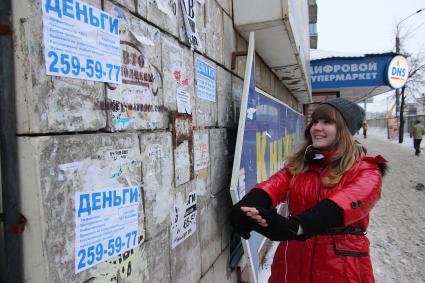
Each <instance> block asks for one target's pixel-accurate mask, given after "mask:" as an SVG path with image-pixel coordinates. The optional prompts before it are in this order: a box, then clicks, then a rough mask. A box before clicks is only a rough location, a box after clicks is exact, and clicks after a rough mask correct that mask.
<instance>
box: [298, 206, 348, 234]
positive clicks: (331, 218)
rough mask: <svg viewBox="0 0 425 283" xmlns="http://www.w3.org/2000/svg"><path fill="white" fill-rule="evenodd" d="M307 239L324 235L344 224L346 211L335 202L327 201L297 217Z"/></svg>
mask: <svg viewBox="0 0 425 283" xmlns="http://www.w3.org/2000/svg"><path fill="white" fill-rule="evenodd" d="M294 219H296V220H297V221H298V222H299V223H300V225H301V227H302V228H303V232H304V233H303V235H304V237H305V238H306V239H307V238H309V237H311V236H314V235H317V234H322V233H324V232H326V231H328V230H330V229H331V228H336V227H338V226H342V225H343V224H344V211H343V210H342V209H341V208H340V207H339V206H338V205H337V204H336V203H334V202H333V201H331V200H328V199H325V200H322V201H321V202H319V203H318V204H317V205H315V206H313V207H312V208H310V209H308V210H306V211H304V212H303V213H301V214H300V215H298V216H295V217H294Z"/></svg>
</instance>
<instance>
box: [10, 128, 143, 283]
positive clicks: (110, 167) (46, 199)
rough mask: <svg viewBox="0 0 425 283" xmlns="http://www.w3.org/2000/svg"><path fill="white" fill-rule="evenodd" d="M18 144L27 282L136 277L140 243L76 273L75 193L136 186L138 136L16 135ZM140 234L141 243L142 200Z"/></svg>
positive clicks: (134, 280) (131, 279)
mask: <svg viewBox="0 0 425 283" xmlns="http://www.w3.org/2000/svg"><path fill="white" fill-rule="evenodd" d="M18 149H19V156H18V161H19V172H20V176H19V180H20V184H21V202H22V214H23V215H24V216H25V217H26V218H27V219H28V229H27V230H26V231H25V233H24V234H23V245H24V253H23V257H24V258H25V261H24V264H25V266H24V271H25V274H24V278H25V279H26V280H25V281H27V282H48V283H50V282H85V281H86V280H88V279H90V278H92V279H93V282H105V281H109V280H110V279H111V278H114V277H115V278H116V276H120V278H121V279H122V281H121V282H139V281H137V278H135V276H132V274H134V273H137V272H140V271H139V269H141V268H142V267H141V266H140V265H139V264H138V261H139V259H140V257H139V249H138V248H135V249H133V250H130V251H128V252H126V253H124V254H122V255H120V256H118V257H116V258H113V259H110V260H107V261H105V262H103V263H100V264H98V265H96V266H94V267H92V268H90V269H88V270H86V271H82V272H80V273H78V274H75V270H74V263H75V229H76V222H75V213H76V212H75V209H76V204H75V199H74V196H75V193H76V192H90V191H98V190H103V189H108V188H121V187H128V186H137V187H140V186H141V162H140V151H139V146H138V138H137V135H135V134H116V135H110V134H93V135H92V134H90V135H73V136H50V137H49V136H44V137H20V138H19V139H18ZM118 151H120V152H121V155H120V156H119V158H116V154H117V152H118ZM58 235H61V236H60V237H58ZM139 235H140V238H139V244H140V243H141V242H142V241H143V240H144V235H145V233H144V212H143V204H142V201H141V200H140V205H139ZM119 258H121V260H119ZM123 259H126V262H125V265H126V266H123V264H124V263H122V260H123ZM58 266H60V267H61V268H58ZM129 269H130V271H129ZM117 274H119V275H117Z"/></svg>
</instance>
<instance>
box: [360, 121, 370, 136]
mask: <svg viewBox="0 0 425 283" xmlns="http://www.w3.org/2000/svg"><path fill="white" fill-rule="evenodd" d="M362 128H363V138H364V139H365V138H367V130H368V129H369V126H368V124H367V123H366V121H364V122H363V124H362Z"/></svg>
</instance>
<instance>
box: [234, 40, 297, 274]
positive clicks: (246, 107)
mask: <svg viewBox="0 0 425 283" xmlns="http://www.w3.org/2000/svg"><path fill="white" fill-rule="evenodd" d="M254 73H255V62H254V35H253V33H251V34H250V39H249V47H248V58H247V65H246V68H245V78H244V87H243V94H242V101H241V108H240V117H239V126H238V135H237V141H236V152H235V160H234V163H233V172H232V181H231V188H230V190H231V196H232V200H233V203H236V202H238V201H239V200H240V199H241V198H242V197H243V196H244V195H245V194H246V193H248V192H249V191H250V190H251V189H252V188H253V187H254V186H255V185H256V184H257V183H259V182H262V181H264V180H266V179H268V178H269V177H270V176H272V175H273V174H274V173H276V172H277V171H279V170H280V169H282V168H283V166H284V160H285V158H286V157H287V156H288V155H289V154H291V153H293V151H294V150H295V148H296V145H297V144H298V143H299V141H301V139H302V133H303V129H304V116H303V115H302V114H300V113H298V112H297V111H295V110H293V109H292V108H290V107H289V106H288V105H286V104H284V103H282V102H281V101H279V100H277V99H275V98H274V97H272V96H270V95H268V94H267V93H265V92H263V91H261V90H260V89H257V88H255V78H254ZM264 240H265V239H264V237H263V236H262V235H260V234H258V233H256V232H252V233H251V237H250V239H249V240H247V241H246V240H242V241H243V242H242V243H243V246H244V250H245V252H246V253H247V254H248V257H249V260H250V263H251V267H252V273H253V277H254V278H255V281H256V282H257V278H258V269H259V265H260V259H259V251H260V249H261V246H262V244H263V243H264Z"/></svg>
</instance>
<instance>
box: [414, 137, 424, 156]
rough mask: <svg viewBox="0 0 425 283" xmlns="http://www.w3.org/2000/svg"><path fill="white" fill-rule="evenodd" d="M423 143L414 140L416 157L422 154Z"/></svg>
mask: <svg viewBox="0 0 425 283" xmlns="http://www.w3.org/2000/svg"><path fill="white" fill-rule="evenodd" d="M421 142H422V139H413V147H414V148H415V155H419V154H420V153H421Z"/></svg>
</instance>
